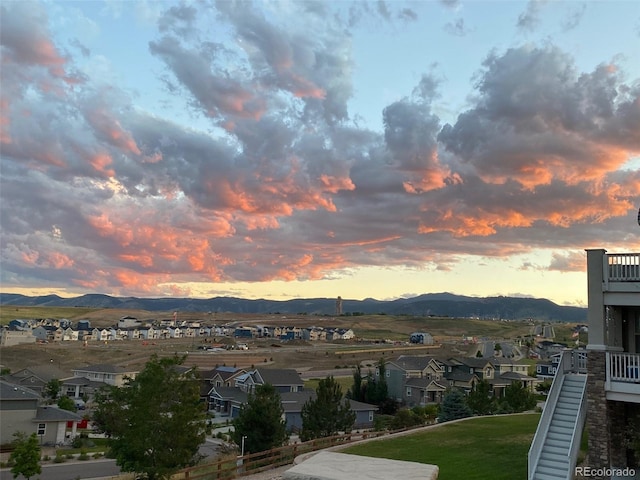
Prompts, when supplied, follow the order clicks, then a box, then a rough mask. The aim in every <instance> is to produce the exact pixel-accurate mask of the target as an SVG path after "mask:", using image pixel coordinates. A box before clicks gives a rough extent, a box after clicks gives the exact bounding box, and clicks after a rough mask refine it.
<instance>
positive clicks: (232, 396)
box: [211, 387, 249, 403]
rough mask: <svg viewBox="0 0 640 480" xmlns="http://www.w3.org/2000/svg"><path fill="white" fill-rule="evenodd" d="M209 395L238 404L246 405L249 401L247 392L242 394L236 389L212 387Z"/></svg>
mask: <svg viewBox="0 0 640 480" xmlns="http://www.w3.org/2000/svg"><path fill="white" fill-rule="evenodd" d="M211 394H212V395H215V396H217V397H220V398H221V399H223V400H229V401H232V402H238V403H247V401H248V400H249V395H248V394H247V392H243V391H242V390H240V389H239V388H238V387H213V388H212V389H211ZM216 394H217V395H216Z"/></svg>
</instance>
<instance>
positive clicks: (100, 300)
mask: <svg viewBox="0 0 640 480" xmlns="http://www.w3.org/2000/svg"><path fill="white" fill-rule="evenodd" d="M335 304H336V302H335V299H334V298H305V299H292V300H281V301H278V300H264V299H260V300H248V299H243V298H235V297H215V298H209V299H197V298H138V297H112V296H109V295H101V294H90V295H82V296H80V297H73V298H62V297H59V296H57V295H46V296H40V297H28V296H25V295H18V294H11V293H0V305H17V306H43V307H45V306H50V307H89V308H120V309H136V310H147V311H165V312H167V311H180V312H231V313H282V314H300V313H306V314H308V315H333V314H334V313H335ZM342 310H343V312H344V313H345V314H378V313H384V314H387V315H415V316H429V315H431V316H438V317H464V318H470V317H478V318H501V319H509V320H511V319H515V320H519V319H527V318H531V319H534V320H549V321H560V322H586V320H587V309H586V308H580V307H566V306H560V305H558V304H556V303H553V302H551V301H550V300H546V299H543V298H514V297H484V298H482V297H466V296H463V295H455V294H452V293H427V294H424V295H419V296H417V297H412V298H401V299H397V300H390V301H383V300H375V299H372V298H367V299H365V300H348V299H344V300H343V301H342Z"/></svg>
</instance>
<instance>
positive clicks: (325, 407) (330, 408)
mask: <svg viewBox="0 0 640 480" xmlns="http://www.w3.org/2000/svg"><path fill="white" fill-rule="evenodd" d="M355 421H356V414H355V413H354V412H352V411H351V405H350V402H349V400H346V399H345V400H343V398H342V388H341V387H340V384H339V383H338V382H336V381H335V379H334V378H333V377H331V376H329V377H327V378H324V379H322V380H320V383H319V384H318V388H317V389H316V398H315V399H310V400H308V401H307V402H306V403H305V404H304V405H303V407H302V432H301V433H300V439H301V440H303V441H306V440H311V439H313V438H321V437H329V436H331V435H335V434H336V433H338V432H340V431H350V430H351V429H352V428H353V424H354V423H355Z"/></svg>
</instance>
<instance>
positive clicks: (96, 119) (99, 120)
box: [86, 108, 141, 155]
mask: <svg viewBox="0 0 640 480" xmlns="http://www.w3.org/2000/svg"><path fill="white" fill-rule="evenodd" d="M86 118H87V121H88V122H89V123H90V124H91V126H92V127H93V128H94V129H95V130H96V131H97V132H98V133H99V134H100V135H99V136H101V137H103V138H106V139H108V140H109V141H110V142H111V144H113V145H115V146H116V147H118V148H120V149H121V150H123V151H125V152H129V153H133V154H135V155H141V152H140V149H139V148H138V145H137V144H136V142H135V140H134V139H133V137H131V134H130V133H129V132H127V131H125V130H124V129H123V128H122V125H120V122H119V121H118V120H116V119H115V118H112V117H111V115H110V114H109V113H107V112H106V111H105V110H103V109H100V108H95V109H93V110H91V111H89V112H88V113H87V114H86Z"/></svg>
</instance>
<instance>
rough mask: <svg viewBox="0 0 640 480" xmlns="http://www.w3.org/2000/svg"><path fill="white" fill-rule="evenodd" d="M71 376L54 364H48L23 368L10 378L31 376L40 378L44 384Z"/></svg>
mask: <svg viewBox="0 0 640 480" xmlns="http://www.w3.org/2000/svg"><path fill="white" fill-rule="evenodd" d="M67 375H69V372H64V371H63V370H61V369H60V368H58V367H56V366H55V365H53V364H50V363H46V364H43V365H33V366H31V367H27V368H23V369H22V370H18V371H17V372H15V373H12V374H11V375H9V376H8V377H10V378H28V377H31V376H35V377H38V378H39V379H40V380H42V381H43V382H45V383H46V382H48V381H49V380H53V379H54V378H64V377H66V376H67Z"/></svg>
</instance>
